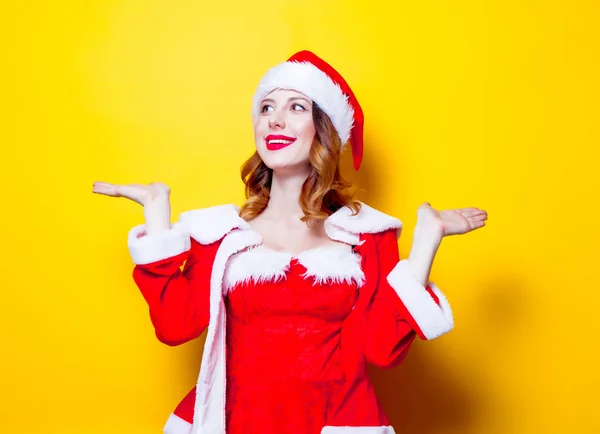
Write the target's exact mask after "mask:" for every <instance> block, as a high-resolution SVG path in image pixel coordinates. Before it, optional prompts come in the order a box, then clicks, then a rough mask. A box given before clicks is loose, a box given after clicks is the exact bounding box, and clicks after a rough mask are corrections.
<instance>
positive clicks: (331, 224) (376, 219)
mask: <svg viewBox="0 0 600 434" xmlns="http://www.w3.org/2000/svg"><path fill="white" fill-rule="evenodd" d="M239 211H240V208H239V207H238V206H237V205H234V204H225V205H216V206H212V207H208V208H201V209H194V210H190V211H186V212H184V213H182V214H181V215H180V216H179V222H178V225H179V226H180V227H182V228H183V229H184V230H185V231H187V232H188V233H189V234H190V236H191V237H192V238H193V239H195V240H196V241H197V242H199V243H200V244H211V243H214V242H215V241H218V240H220V239H221V238H223V237H224V236H225V235H227V234H228V233H229V232H231V231H232V230H234V229H250V225H249V224H248V222H246V221H245V220H244V219H242V218H241V217H240V215H239ZM324 226H325V232H326V233H327V235H328V236H329V238H331V239H333V240H337V241H342V242H345V243H348V244H354V245H356V244H359V242H360V239H361V238H364V236H365V235H377V234H380V235H382V234H385V233H393V234H394V235H395V237H396V238H397V237H399V236H400V232H401V230H402V222H401V221H400V220H399V219H397V218H396V217H392V216H390V215H388V214H386V213H384V212H382V211H379V210H377V209H375V208H373V207H371V206H369V205H367V204H365V203H361V208H360V210H359V212H358V213H357V214H355V215H353V211H352V210H351V209H350V208H348V207H342V208H340V209H339V210H337V211H336V212H335V213H333V214H331V215H330V216H329V217H328V218H327V219H326V220H325V223H324Z"/></svg>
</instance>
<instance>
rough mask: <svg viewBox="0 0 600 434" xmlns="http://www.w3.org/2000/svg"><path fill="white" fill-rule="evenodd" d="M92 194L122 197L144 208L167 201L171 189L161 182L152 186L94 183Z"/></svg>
mask: <svg viewBox="0 0 600 434" xmlns="http://www.w3.org/2000/svg"><path fill="white" fill-rule="evenodd" d="M93 192H94V193H97V194H103V195H105V196H111V197H124V198H127V199H129V200H132V201H134V202H137V203H139V204H140V205H142V206H144V207H145V206H146V205H148V204H149V203H151V202H154V201H155V200H157V199H168V198H169V195H170V193H171V189H170V188H169V186H168V185H166V184H163V183H162V182H154V183H152V184H147V185H144V184H124V185H121V184H110V183H108V182H99V181H97V182H94V188H93Z"/></svg>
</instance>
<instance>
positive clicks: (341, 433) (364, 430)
mask: <svg viewBox="0 0 600 434" xmlns="http://www.w3.org/2000/svg"><path fill="white" fill-rule="evenodd" d="M395 433H396V431H394V428H392V427H391V426H326V427H323V429H322V430H321V434H395Z"/></svg>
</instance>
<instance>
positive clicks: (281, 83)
mask: <svg viewBox="0 0 600 434" xmlns="http://www.w3.org/2000/svg"><path fill="white" fill-rule="evenodd" d="M275 89H290V90H295V91H297V92H300V93H302V94H304V95H306V96H307V97H309V98H310V99H311V100H313V101H314V102H316V103H317V104H318V106H319V107H320V108H321V110H323V111H324V112H325V113H326V114H327V115H328V116H329V118H330V119H331V122H332V123H333V126H334V127H335V129H336V131H337V133H338V135H339V136H340V140H341V142H342V145H344V144H345V143H346V142H348V140H349V139H350V131H351V130H352V126H353V125H354V109H353V108H352V106H351V105H350V103H349V102H348V96H347V95H345V94H344V92H343V91H342V89H341V88H340V87H339V86H338V85H337V84H335V83H334V82H333V80H332V79H331V78H330V77H329V76H328V75H327V74H325V73H324V72H323V71H321V70H320V69H319V68H317V67H316V66H315V65H313V64H312V63H309V62H284V63H280V64H279V65H276V66H274V67H273V68H271V69H269V70H268V71H267V73H266V74H265V75H264V76H263V78H262V79H261V81H260V83H259V85H258V88H257V89H256V92H255V94H254V98H253V101H252V119H253V121H254V123H256V120H257V119H258V117H259V116H260V103H261V101H262V99H263V98H264V97H265V96H266V95H268V94H269V93H271V92H272V91H273V90H275Z"/></svg>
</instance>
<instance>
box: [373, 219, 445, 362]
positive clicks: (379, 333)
mask: <svg viewBox="0 0 600 434" xmlns="http://www.w3.org/2000/svg"><path fill="white" fill-rule="evenodd" d="M373 246H374V247H372V248H371V249H370V250H369V253H370V254H371V255H373V256H375V257H376V259H377V261H376V262H377V264H376V266H377V268H378V270H377V278H378V281H377V288H376V290H375V293H374V295H373V298H372V300H371V304H370V306H369V309H368V310H367V336H366V342H365V356H366V357H367V360H368V361H369V362H370V363H372V364H374V365H376V366H379V367H382V368H391V367H394V366H396V365H398V364H399V363H400V362H402V360H403V359H404V357H405V356H406V354H407V352H408V349H409V347H410V345H411V343H412V342H413V340H414V338H415V337H416V336H419V337H420V338H421V339H433V338H435V337H438V336H440V335H442V334H444V333H446V332H448V331H450V330H451V329H452V327H453V320H452V312H451V311H450V306H449V305H448V303H447V301H446V300H445V297H444V296H443V294H441V292H440V291H439V289H437V286H435V285H434V284H433V283H432V282H428V284H427V286H424V285H422V284H421V283H420V282H419V281H418V280H417V278H415V277H414V275H413V271H412V268H411V266H410V264H409V262H408V260H406V259H405V260H402V261H400V257H399V253H398V243H397V239H396V233H395V230H388V231H385V232H382V233H379V234H374V235H373ZM425 264H426V265H427V261H425ZM430 266H431V265H430V264H429V267H430Z"/></svg>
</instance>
